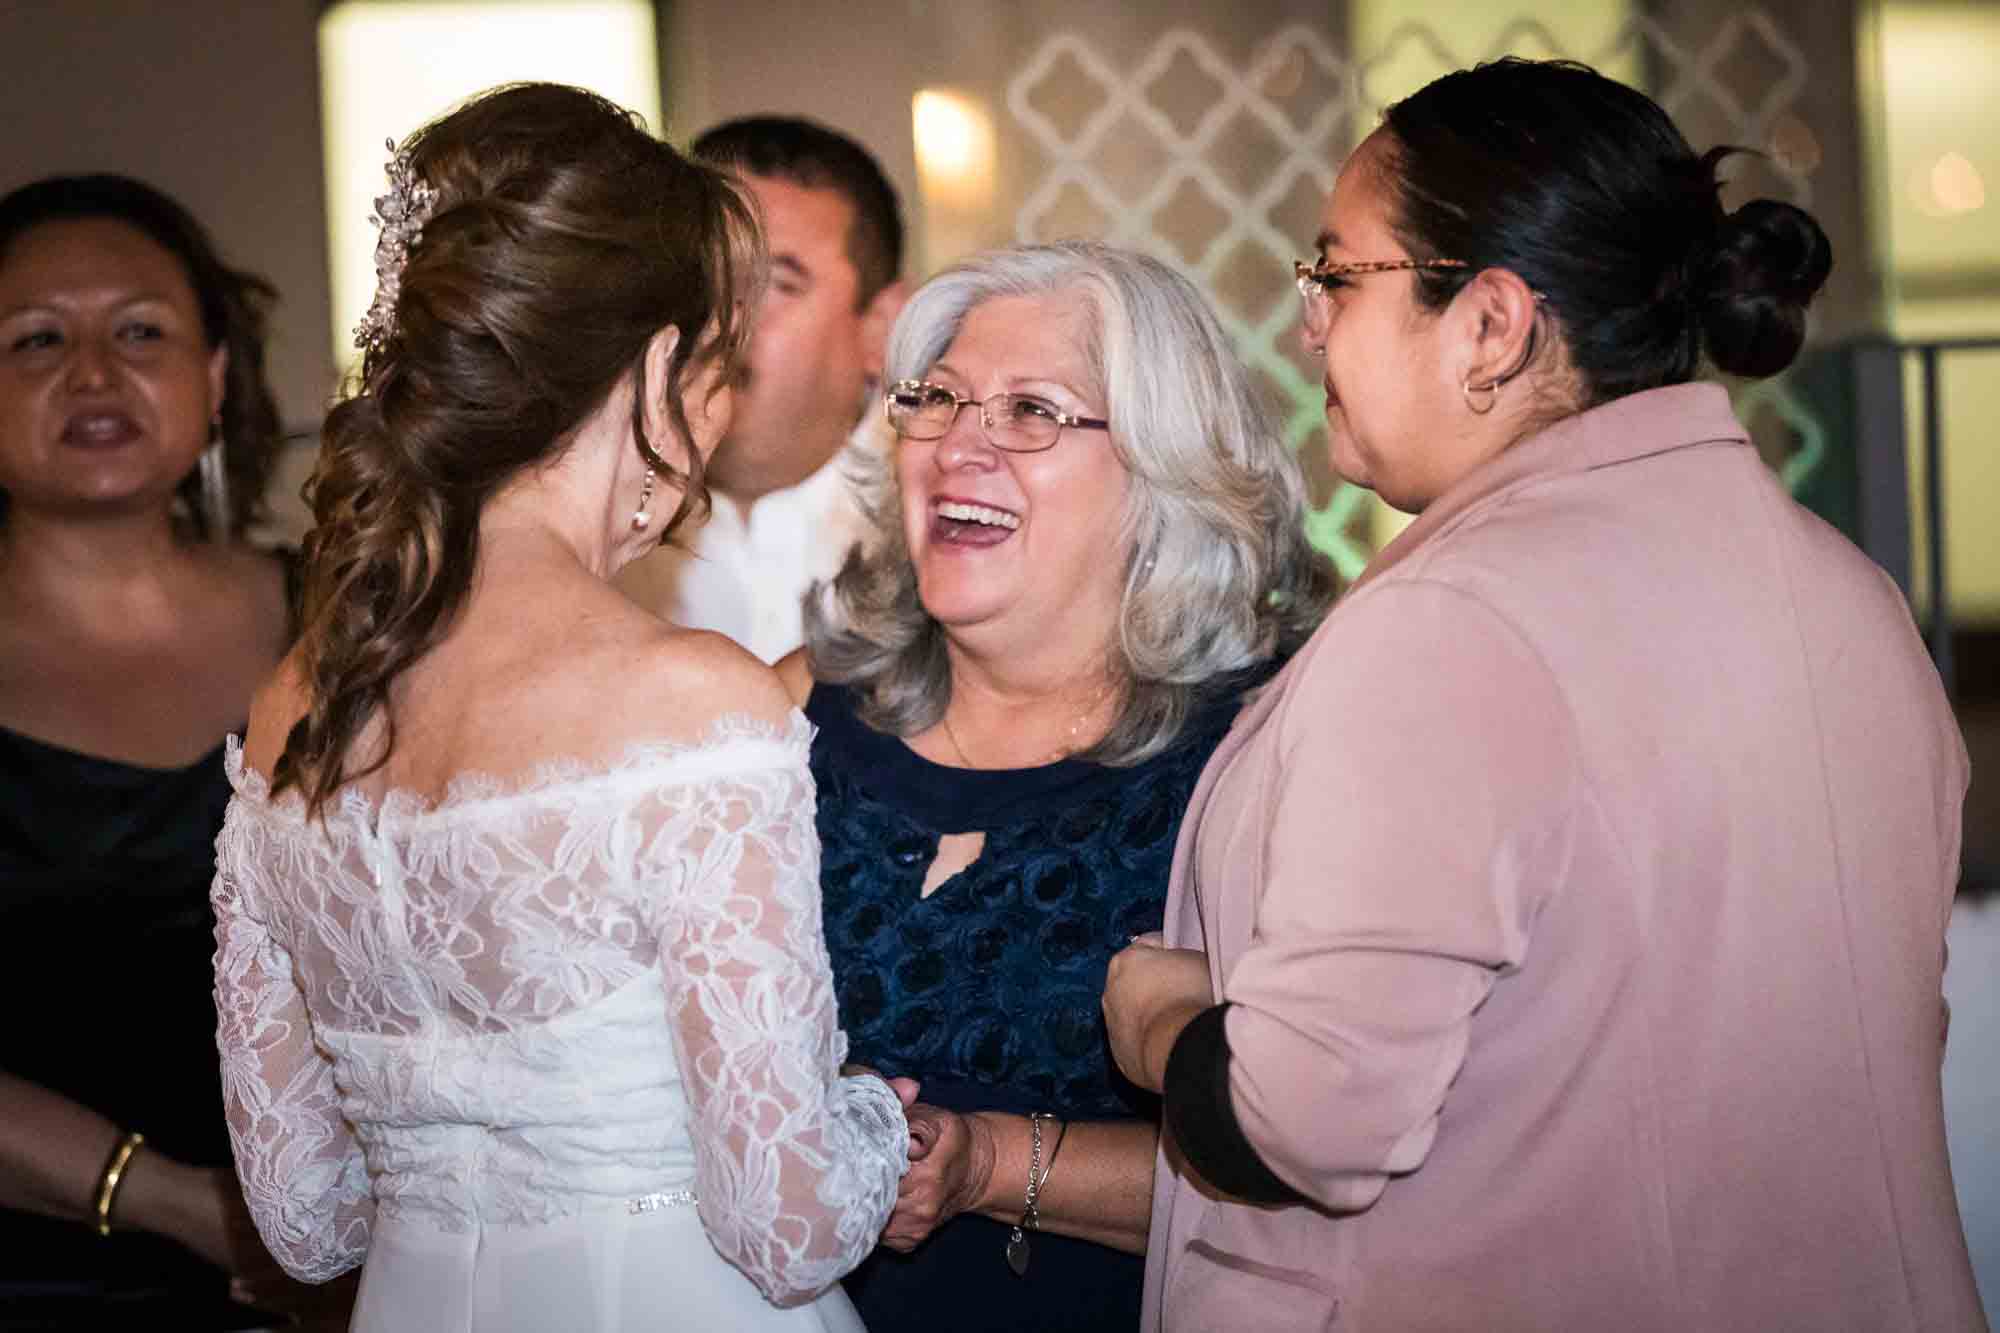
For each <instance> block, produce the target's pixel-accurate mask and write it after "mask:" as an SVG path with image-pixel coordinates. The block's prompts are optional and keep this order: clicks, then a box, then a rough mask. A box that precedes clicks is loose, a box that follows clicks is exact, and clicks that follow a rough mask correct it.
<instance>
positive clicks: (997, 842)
mask: <svg viewBox="0 0 2000 1333" xmlns="http://www.w3.org/2000/svg"><path fill="white" fill-rule="evenodd" d="M1266 674H1267V673H1265V672H1258V673H1256V676H1257V678H1258V679H1262V678H1263V677H1264V676H1265V675H1266ZM1249 683H1250V682H1249V681H1247V680H1244V681H1238V682H1236V683H1235V684H1234V685H1233V686H1231V687H1229V688H1227V689H1223V690H1219V691H1217V693H1216V695H1215V696H1214V698H1213V701H1212V702H1211V704H1210V705H1209V706H1208V707H1206V708H1204V709H1203V710H1202V711H1201V712H1199V713H1198V714H1197V716H1196V717H1195V718H1194V719H1193V721H1191V722H1190V724H1189V725H1188V726H1187V727H1186V728H1185V729H1184V730H1183V732H1182V734H1181V735H1180V736H1179V737H1178V738H1177V739H1176V741H1175V743H1174V745H1173V746H1172V747H1170V748H1169V749H1168V750H1166V751H1165V752H1163V753H1161V754H1159V755H1156V756H1155V757H1154V758H1152V759H1150V760H1147V761H1146V762H1144V763H1141V764H1137V765H1134V766H1132V767H1129V768H1106V767H1103V766H1101V765H1097V764H1091V763H1085V762H1082V761H1080V760H1064V761H1062V762H1060V763H1055V764H1049V765H1045V766H1043V767H1040V768H1031V769H1015V770H998V771H996V770H976V771H975V770H970V769H961V768H950V767H946V766H944V765H941V764H933V763H931V762H930V761H929V760H927V759H925V758H923V757H922V756H920V755H918V754H917V753H916V752H915V751H914V750H912V749H910V747H909V746H907V745H905V744H904V743H903V742H902V741H901V740H900V739H899V738H897V737H895V736H890V735H886V734H884V733H882V732H878V731H875V730H873V729H872V728H870V727H869V726H867V725H866V724H865V723H863V722H862V721H861V720H860V719H859V718H858V717H856V716H855V713H854V702H853V696H852V695H851V694H850V692H849V691H848V690H846V689H845V688H843V687H840V686H834V685H819V686H816V687H815V688H814V690H813V692H812V697H811V698H810V699H808V700H807V703H806V716H807V717H808V718H810V719H811V720H812V722H813V725H814V726H815V727H817V728H818V734H817V735H816V736H815V737H814V739H813V745H812V772H813V779H814V781H815V782H816V783H817V785H818V789H819V836H820V843H821V847H822V851H821V857H822V861H821V870H820V882H821V885H822V887H823V890H824V899H825V920H826V938H827V947H828V949H829V950H830V951H831V953H832V958H833V972H834V985H835V989H836V990H837V992H838V994H839V998H840V1021H841V1026H842V1027H843V1028H845V1029H846V1031H847V1035H848V1039H849V1041H850V1043H851V1045H850V1050H849V1055H848V1058H849V1059H850V1060H855V1061H858V1062H860V1063H862V1064H867V1065H872V1066H873V1067H875V1068H877V1069H879V1070H881V1071H882V1072H883V1073H885V1074H889V1075H898V1074H902V1075H908V1076H910V1077H912V1078H917V1079H920V1080H922V1082H923V1092H922V1097H923V1100H925V1101H927V1102H930V1103H932V1104H934V1105H938V1106H944V1107H948V1108H950V1109H952V1110H956V1111H980V1110H985V1111H1008V1112H1013V1113H1016V1114H1027V1113H1029V1112H1033V1111H1049V1112H1053V1113H1054V1114H1055V1115H1057V1116H1060V1117H1062V1118H1064V1119H1079V1120H1086V1119H1088V1120H1103V1119H1115V1118H1119V1117H1128V1116H1141V1117H1145V1118H1147V1119H1150V1120H1154V1121H1157V1120H1158V1118H1159V1113H1158V1105H1157V1100H1156V1099H1154V1098H1152V1097H1150V1096H1148V1095H1147V1094H1144V1093H1141V1092H1140V1091H1139V1090H1137V1089H1136V1088H1134V1087H1133V1086H1132V1085H1131V1084H1129V1083H1127V1082H1126V1081H1125V1080H1124V1078H1122V1077H1121V1076H1120V1075H1119V1074H1118V1072H1117V1070H1116V1069H1115V1068H1114V1067H1113V1066H1112V1063H1111V1055H1110V1050H1109V1047H1108V1045H1107V1043H1106V1039H1105V1033H1104V1021H1103V1017H1102V1014H1101V1011H1100V1009H1099V1001H1100V997H1101V995H1102V993H1103V990H1104V971H1105V967H1106V965H1107V964H1108V963H1109V961H1110V959H1111V955H1112V954H1114V953H1116V952H1117V951H1118V950H1119V949H1121V948H1123V947H1124V946H1125V945H1126V943H1127V942H1128V941H1129V940H1130V939H1131V937H1132V936H1133V935H1135V934H1138V933H1139V932H1141V931H1147V930H1158V929H1159V928H1160V924H1161V918H1162V914H1163V912H1164V909H1165V905H1166V894H1167V872H1168V870H1169V868H1170V865H1171V862H1172V859H1173V852H1174V839H1175V837H1176V835H1177V834H1178V833H1179V830H1180V822H1181V815H1182V814H1183V812H1184V811H1185V810H1186V808H1187V803H1188V798H1189V797H1190V796H1191V795H1192V794H1193V792H1194V784H1195V780H1196V779H1197V778H1198V777H1199V776H1200V775H1201V770H1202V766H1203V764H1205V763H1206V762H1207V760H1208V756H1209V754H1210V753H1211V752H1212V751H1213V750H1214V749H1215V746H1216V744H1217V743H1218V742H1219V741H1220V740H1221V739H1222V735H1223V733H1224V732H1225V731H1226V730H1228V727H1229V723H1230V721H1231V719H1232V718H1234V716H1235V714H1236V710H1237V706H1238V704H1239V703H1240V702H1241V698H1242V690H1243V689H1244V688H1246V687H1247V685H1248V684H1249ZM971 832H980V833H984V834H985V835H986V841H985V844H984V847H983V849H982V851H981V853H980V856H979V859H978V860H977V861H975V862H974V863H973V864H972V865H970V866H968V867H967V868H966V869H965V870H963V871H961V872H959V873H958V874H956V875H954V876H952V877H951V878H950V879H948V880H946V881H944V882H943V883H942V884H940V885H938V887H937V888H936V889H935V890H934V891H933V892H932V893H931V895H930V896H929V897H928V898H925V897H922V896H921V893H922V887H923V881H924V875H925V872H926V871H927V870H928V868H929V866H930V863H931V861H932V860H933V859H934V858H935V857H936V855H937V851H938V844H939V839H940V837H941V836H942V835H944V834H951V833H971ZM1025 1183H1026V1182H1025V1181H1024V1182H1023V1184H1024V1185H1025ZM1008 1232H1009V1228H1007V1227H1005V1226H1003V1225H1001V1224H1000V1223H998V1222H995V1221H992V1220H991V1219H988V1218H984V1217H978V1216H974V1215H971V1214H964V1215H961V1216H959V1217H957V1218H955V1219H953V1220H952V1221H951V1222H948V1223H946V1224H945V1225H944V1226H943V1227H941V1228H939V1229H938V1231H937V1232H936V1233H935V1234H933V1235H932V1236H931V1238H930V1239H929V1240H927V1241H926V1242H925V1243H924V1244H923V1245H922V1246H920V1247H918V1249H917V1250H916V1252H915V1253H913V1254H910V1255H898V1254H894V1253H892V1252H890V1251H887V1250H877V1251H876V1252H875V1254H874V1256H873V1257H871V1258H870V1259H869V1260H868V1261H867V1262H866V1263H865V1264H863V1265H862V1266H861V1268H860V1269H858V1270H857V1271H856V1272H855V1273H854V1274H853V1275H852V1276H851V1277H849V1278H848V1280H847V1290H848V1294H849V1295H850V1296H852V1297H853V1299H854V1302H855V1304H856V1306H858V1307H859V1309H860V1312H861V1317H862V1319H863V1321H864V1322H865V1323H866V1324H867V1325H868V1328H869V1330H870V1333H896V1330H902V1329H908V1330H912V1333H917V1331H919V1330H920V1331H921V1333H937V1330H939V1329H943V1328H949V1329H953V1330H979V1329H995V1330H1002V1329H1004V1330H1007V1333H1021V1331H1022V1330H1024V1329H1036V1330H1048V1331H1055V1330H1077V1331H1078V1333H1081V1331H1082V1330H1093V1331H1094V1330H1112V1329H1115V1330H1118V1331H1119V1333H1129V1330H1131V1329H1134V1328H1137V1327H1138V1324H1139V1291H1140V1281H1141V1278H1142V1275H1143V1270H1144V1261H1143V1260H1142V1259H1140V1258H1139V1257H1138V1256H1136V1255H1126V1254H1120V1253H1118V1252H1116V1251H1114V1250H1110V1249H1106V1248H1104V1247H1103V1246H1099V1245H1093V1244H1090V1243H1089V1242H1086V1241H1078V1240H1070V1239H1068V1238H1065V1237H1061V1236H1052V1235H1048V1234H1046V1233H1040V1234H1037V1235H1036V1236H1035V1238H1034V1241H1033V1253H1034V1260H1033V1263H1032V1264H1031V1265H1030V1267H1029V1270H1028V1272H1027V1274H1026V1275H1025V1276H1024V1277H1016V1276H1015V1275H1014V1272H1013V1270H1012V1269H1010V1268H1009V1267H1008V1266H1007V1262H1006V1259H1005V1256H1004V1251H1005V1248H1006V1244H1007V1236H1008Z"/></svg>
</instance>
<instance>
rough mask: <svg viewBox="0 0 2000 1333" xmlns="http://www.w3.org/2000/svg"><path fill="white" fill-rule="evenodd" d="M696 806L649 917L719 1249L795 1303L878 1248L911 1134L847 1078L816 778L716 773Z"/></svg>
mask: <svg viewBox="0 0 2000 1333" xmlns="http://www.w3.org/2000/svg"><path fill="white" fill-rule="evenodd" d="M699 806H700V816H699V824H698V827H699V828H700V831H701V841H700V844H699V851H698V854H697V855H696V856H695V858H694V860H693V869H692V870H691V871H690V872H689V873H688V874H687V875H686V876H685V878H684V879H683V882H682V884H681V885H680V891H678V892H674V893H672V894H671V895H670V900H669V901H667V902H665V903H663V904H661V906H660V926H659V929H660V946H661V961H662V966H664V967H665V968H666V970H667V980H668V994H669V997H670V1000H669V1003H670V1004H671V1006H672V1009H673V1012H672V1015H671V1019H672V1022H673V1025H674V1029H675V1037H676V1041H677V1043H678V1047H679V1052H680V1059H681V1072H682V1077H683V1078H684V1080H685V1081H686V1084H687V1091H688V1100H689V1102H690V1104H691V1106H692V1108H693V1131H694V1135H693V1137H694V1147H695V1159H696V1161H695V1176H696V1191H697V1195H698V1198H699V1205H698V1207H699V1210H700V1213H701V1219H702V1223H703V1225H704V1226H705V1227H706V1228H707V1230H708V1234H709V1238H710V1240H711V1241H713V1243H714V1245H715V1247H716V1249H717V1250H718V1251H719V1252H720V1253H721V1254H722V1256H723V1257H724V1258H725V1259H727V1260H729V1262H730V1263H732V1264H734V1265H735V1266H736V1267H738V1268H740V1269H741V1270H743V1272H744V1273H745V1274H746V1275H747V1276H748V1277H749V1278H750V1280H751V1281H753V1282H755V1283H756V1284H757V1286H758V1288H759V1289H760V1290H761V1291H762V1292H763V1293H764V1295H765V1296H766V1297H767V1298H769V1299H770V1300H771V1301H772V1302H773V1303H774V1304H778V1305H790V1304H795V1303H797V1302H799V1301H803V1300H805V1299H807V1298H809V1297H811V1296H814V1295H816V1294H818V1293H819V1292H821V1291H823V1290H825V1289H826V1288H827V1287H829V1286H831V1285H832V1284H833V1283H834V1282H835V1281H837V1280H838V1279H839V1278H840V1277H841V1276H842V1275H843V1274H845V1273H847V1272H848V1271H849V1270H850V1269H852V1268H853V1267H854V1266H855V1265H856V1264H858V1263H860V1262H861V1260H862V1259H863V1258H864V1257H866V1256H867V1254H868V1252H869V1251H870V1250H871V1249H873V1248H874V1246H875V1242H876V1239H877V1238H878V1237H879V1236H880V1235H881V1232H882V1228H883V1227H884V1226H885V1225H887V1223H888V1220H889V1213H890V1211H891V1209H892V1208H893V1207H894V1205H895V1202H896V1186H897V1182H898V1181H899V1180H900V1179H901V1178H902V1174H903V1172H904V1170H905V1169H906V1168H907V1166H908V1156H909V1132H908V1127H907V1125H906V1123H905V1121H904V1118H903V1110H902V1106H901V1104H900V1102H898V1100H897V1098H896V1094H895V1092H894V1091H893V1090H891V1089H890V1087H889V1086H888V1085H887V1084H886V1083H884V1082H882V1080H880V1079H878V1078H873V1077H865V1078H843V1077H841V1076H840V1064H841V1061H842V1060H843V1059H844V1058H845V1056H846V1054H847V1038H846V1036H845V1034H844V1033H842V1032H841V1031H840V1029H839V1027H838V1026H837V1024H836V1010H835V1004H834V996H833V976H832V969H831V968H830V966H829V964H828V962H827V953H826V944H825V940H824V938H823V936H822V934H821V930H820V907H819V843H818V840H817V838H816V837H815V836H814V832H813V802H812V782H811V778H810V777H809V776H808V775H807V774H806V773H805V771H804V769H803V767H801V768H799V769H797V770H790V771H778V772H768V773H763V774H758V775H756V776H754V777H747V778H744V779H741V780H740V781H739V780H729V781H724V782H720V783H712V784H709V786H708V787H707V789H706V791H705V794H704V799H703V801H701V802H700V803H699ZM684 817H685V816H684ZM690 822H692V821H690Z"/></svg>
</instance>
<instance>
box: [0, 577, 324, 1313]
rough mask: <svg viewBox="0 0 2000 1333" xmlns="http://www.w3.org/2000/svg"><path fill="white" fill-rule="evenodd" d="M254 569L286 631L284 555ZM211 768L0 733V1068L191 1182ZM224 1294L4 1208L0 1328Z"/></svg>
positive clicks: (170, 1259)
mask: <svg viewBox="0 0 2000 1333" xmlns="http://www.w3.org/2000/svg"><path fill="white" fill-rule="evenodd" d="M268 554H270V556H271V557H272V558H273V559H275V560H277V561H278V563H279V565H280V566H281V567H282V571H283V574H284V578H285V599H286V606H287V610H288V613H289V615H290V617H291V623H290V625H289V626H288V629H289V631H290V632H291V633H296V632H297V629H298V624H297V615H298V607H299V578H300V566H299V561H298V555H297V553H296V552H295V551H291V550H285V549H280V550H273V551H270V552H269V553H268ZM222 754H223V742H222V740H221V738H217V741H216V745H215V748H214V749H213V750H210V751H209V752H208V753H207V754H205V755H203V756H202V757H201V758H200V759H197V760H196V761H195V762H194V763H192V764H189V765H187V766H186V767H184V768H147V767H144V766H141V765H137V764H127V763H122V762H120V761H118V760H115V759H105V758H101V757H99V756H97V755H90V754H82V753H79V752H77V751H75V750H69V749H65V748H63V747H62V746H59V745H52V744H50V743H48V742H46V741H41V740H36V739H34V738H33V737H30V736H24V735H22V734H20V733H19V732H15V731H10V730H8V729H7V728H5V727H0V951H4V953H0V957H4V960H5V965H4V966H0V1070H5V1071H6V1072H7V1073H9V1074H12V1075H14V1076H16V1077H18V1078H22V1079H25V1080H27V1081H28V1082H30V1083H37V1084H40V1085H41V1086H43V1087H45V1088H49V1089H51V1090H52V1091H55V1092H58V1093H61V1094H62V1095H64V1096H66V1097H68V1098H70V1099H71V1100H73V1101H76V1102H80V1103H82V1104H83V1105H85V1106H88V1107H90V1108H91V1109H92V1110H94V1111H96V1112H98V1113H99V1114H100V1115H102V1116H104V1117H105V1118H106V1119H108V1120H110V1121H111V1122H112V1123H113V1124H114V1125H117V1126H119V1127H121V1128H122V1129H127V1130H136V1131H138V1132H139V1133H142V1134H144V1135H145V1136H146V1146H147V1148H148V1149H154V1148H157V1149H158V1150H159V1151H161V1152H163V1153H165V1154H167V1155H168V1156H171V1157H174V1158H178V1159H179V1160H180V1161H182V1162H185V1163H187V1164H189V1165H192V1166H201V1167H230V1166H232V1164H233V1158H232V1155H231V1152H230V1147H229V1129H228V1125H227V1124H226V1123H225V1121H224V1119H223V1112H222V1076H221V1065H220V1061H219V1058H218V1056H217V1054H216V1048H215V999H214V994H215V973H214V958H215V925H214V917H213V915H212V914H211V913H210V911H209V906H208V891H209V884H210V882H211V881H212V880H213V879H214V877H215V836H216V834H217V833H218V832H219V831H220V830H221V828H222V816H223V812H224V811H225V810H226V809H227V808H228V805H229V796H230V787H229V779H228V777H227V776H226V775H225V774H224V772H223V767H222ZM228 1290H229V1278H228V1275H227V1274H225V1273H223V1272H222V1271H221V1270H219V1269H216V1268H213V1267H211V1266H210V1265H208V1264H206V1263H204V1262H203V1261H202V1260H200V1259H198V1258H196V1257H195V1255H194V1254H193V1253H191V1252H190V1251H189V1250H187V1249H186V1248H184V1247H182V1246H180V1245H178V1244H176V1243H174V1242H173V1241H170V1240H168V1239H166V1238H164V1237H160V1236H154V1235H149V1234H146V1233H143V1232H137V1231H115V1232H113V1233H112V1234H111V1235H110V1236H108V1237H101V1236H99V1235H98V1234H97V1233H96V1232H95V1231H94V1230H93V1229H92V1228H91V1227H90V1226H88V1225H85V1224H81V1223H77V1222H69V1221H63V1220H60V1219H56V1218H48V1217H42V1216H40V1215H38V1214H31V1213H22V1212H15V1211H11V1210H8V1209H4V1208H0V1329H25V1328H46V1327H65V1328H66V1327H82V1326H85V1324H87V1325H88V1326H89V1327H92V1328H125V1327H133V1328H137V1327H147V1328H155V1327H168V1326H177V1325H180V1324H184V1323H190V1322H198V1323H199V1324H200V1325H201V1326H204V1327H208V1328H224V1327H236V1326H238V1323H239V1322H240V1319H235V1320H233V1319H232V1315H237V1316H240V1315H241V1313H242V1311H243V1309H244V1307H238V1306H233V1305H232V1304H231V1303H230V1302H229V1299H228ZM80 1320H81V1321H82V1322H79V1321H80Z"/></svg>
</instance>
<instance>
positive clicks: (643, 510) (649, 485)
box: [632, 467, 653, 532]
mask: <svg viewBox="0 0 2000 1333" xmlns="http://www.w3.org/2000/svg"><path fill="white" fill-rule="evenodd" d="M652 503H653V469H651V468H650V467H649V468H647V469H646V484H645V486H644V487H642V488H641V489H640V491H639V508H638V510H637V511H636V512H634V513H633V515H632V531H634V532H644V531H645V530H646V529H647V528H648V527H650V526H651V525H652V522H653V511H652V510H651V509H649V508H648V507H647V506H649V505H651V504H652Z"/></svg>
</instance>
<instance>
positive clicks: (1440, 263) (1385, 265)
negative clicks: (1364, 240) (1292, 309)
mask: <svg viewBox="0 0 2000 1333" xmlns="http://www.w3.org/2000/svg"><path fill="white" fill-rule="evenodd" d="M1466 267H1468V265H1467V264H1466V262H1465V261H1464V260H1462V259H1361V260H1356V261H1354V262H1352V263H1346V264H1324V263H1321V264H1315V263H1310V262H1308V261H1306V260H1303V259H1296V260H1293V261H1292V273H1293V275H1294V281H1296V282H1297V283H1298V285H1299V299H1300V300H1301V301H1303V302H1304V303H1305V320H1306V331H1307V332H1308V333H1313V334H1320V333H1324V332H1326V326H1327V322H1328V320H1329V319H1330V318H1331V316H1332V302H1331V299H1330V298H1331V297H1332V295H1333V293H1334V292H1336V291H1338V290H1339V289H1340V288H1342V287H1345V286H1346V285H1347V280H1348V279H1349V278H1355V277H1361V276H1363V275H1365V274H1369V273H1400V272H1405V271H1408V270H1412V269H1415V270H1428V269H1448V268H1466Z"/></svg>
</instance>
